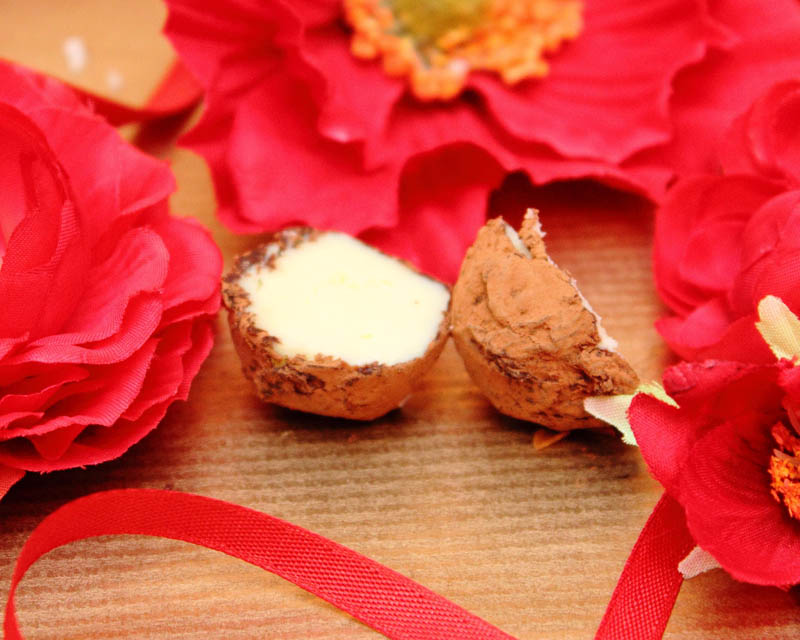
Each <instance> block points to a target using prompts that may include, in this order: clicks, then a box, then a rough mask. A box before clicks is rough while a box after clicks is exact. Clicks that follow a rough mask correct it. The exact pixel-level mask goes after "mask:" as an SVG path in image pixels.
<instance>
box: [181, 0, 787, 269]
mask: <svg viewBox="0 0 800 640" xmlns="http://www.w3.org/2000/svg"><path fill="white" fill-rule="evenodd" d="M706 4H707V3H706V2H704V1H701V0H658V1H657V2H655V3H653V2H651V3H649V4H648V6H647V10H643V9H642V5H641V2H637V1H635V0H604V1H599V0H586V1H585V3H584V10H583V22H584V27H583V30H582V31H581V32H580V34H579V35H578V36H577V38H575V39H574V40H573V41H571V42H568V43H566V44H563V45H561V46H560V48H559V49H558V50H557V51H555V52H553V53H552V54H550V55H549V56H548V58H547V61H548V63H549V67H550V72H549V74H548V75H547V76H546V77H543V78H540V79H535V80H534V79H530V80H525V81H523V82H520V83H519V84H516V85H514V86H513V87H510V86H508V85H506V84H504V83H503V82H502V81H501V80H500V79H499V77H497V76H496V75H495V74H490V73H485V72H481V73H472V74H470V75H469V77H468V78H467V80H466V85H465V90H464V91H462V92H460V93H458V94H457V95H456V97H454V98H452V99H450V100H439V101H422V100H419V99H417V98H415V97H414V96H413V95H411V93H410V92H409V91H408V90H407V83H406V79H405V78H398V77H390V76H389V75H387V74H386V73H384V72H383V70H382V69H381V65H380V63H378V62H376V61H364V60H360V59H357V58H356V57H355V56H354V55H352V54H351V46H352V44H351V36H352V33H351V31H350V30H349V29H348V28H347V27H346V26H345V24H344V22H343V20H342V15H343V14H342V2H340V1H339V0H326V1H323V2H317V3H312V2H307V1H302V2H291V3H290V2H285V1H280V0H276V1H273V2H261V1H257V0H222V1H215V2H210V1H207V0H206V1H202V2H197V1H196V0H191V1H189V0H169V2H168V5H169V8H170V13H169V18H168V21H167V26H166V33H167V35H168V36H169V37H170V39H171V40H172V42H173V43H174V45H175V46H176V48H177V49H178V51H179V53H180V54H181V56H182V57H183V60H184V62H185V63H186V64H187V65H188V66H189V67H190V69H192V70H193V71H194V72H195V73H196V74H197V76H198V77H199V78H200V80H201V82H202V83H203V84H204V85H205V86H206V89H207V97H206V109H205V113H204V116H203V118H202V120H201V122H200V123H199V125H198V126H197V127H196V128H195V129H194V130H193V131H192V132H190V133H189V134H188V136H187V137H185V138H184V142H185V143H186V144H187V145H188V146H190V147H192V148H193V149H195V150H197V151H198V152H200V153H201V154H202V155H203V156H205V158H206V159H207V161H208V162H209V164H210V166H211V169H212V174H213V177H214V181H215V185H216V192H217V198H218V202H219V215H220V217H221V218H222V220H223V221H224V222H225V223H226V224H227V225H228V226H230V227H231V228H232V229H233V230H235V231H239V232H256V231H263V230H265V229H274V228H278V227H281V226H284V225H287V224H292V223H297V222H304V223H308V224H311V225H313V226H317V227H322V228H337V229H341V230H344V231H347V232H350V233H354V234H361V235H362V237H364V238H365V239H366V240H368V241H369V242H372V243H374V244H377V245H379V246H381V247H383V248H384V249H386V250H388V251H390V252H392V253H396V254H399V255H402V256H404V257H406V258H409V259H411V260H413V261H414V262H416V263H417V264H418V265H420V266H421V267H422V268H423V269H425V270H427V271H429V272H432V273H434V274H436V275H438V276H440V277H442V278H444V279H449V280H452V279H453V278H454V277H455V275H456V272H457V269H458V265H459V263H460V261H461V258H462V257H463V253H464V250H465V248H466V247H467V246H468V245H469V243H470V242H471V241H472V239H473V238H474V234H475V232H476V230H477V229H478V227H479V226H480V224H482V222H483V220H484V217H485V213H486V202H487V196H488V194H489V192H490V191H491V190H492V189H494V188H496V187H497V186H498V185H499V184H500V183H501V181H502V180H503V177H504V176H505V175H506V174H507V173H508V172H510V171H518V170H521V171H524V172H526V173H527V174H528V175H529V177H530V178H531V179H532V180H533V182H535V183H545V182H550V181H553V180H563V179H572V178H580V177H591V178H596V179H598V180H601V181H603V182H605V183H606V184H609V185H611V186H615V187H617V186H619V187H623V188H626V189H628V190H632V191H636V192H639V193H642V194H645V195H649V196H651V197H654V198H659V197H661V195H662V194H663V191H664V188H665V185H666V183H667V181H668V180H669V179H670V177H671V175H672V168H671V166H670V165H669V164H668V163H667V162H666V161H665V160H664V157H662V155H663V154H657V153H651V152H650V150H652V149H655V148H656V147H658V146H659V145H662V146H663V145H665V144H667V143H668V142H669V140H670V136H671V133H672V123H671V120H670V113H669V102H670V94H671V81H672V79H673V77H674V76H675V74H676V73H677V72H678V71H679V70H680V69H681V68H684V67H685V66H686V65H689V64H691V63H694V62H697V61H698V60H700V59H701V58H702V57H703V56H704V55H705V53H706V52H707V49H708V47H709V46H715V47H723V46H728V45H730V44H731V43H732V42H733V40H734V39H735V36H736V32H737V30H738V29H741V30H742V31H744V32H748V31H752V30H757V29H759V28H761V27H762V26H763V23H765V22H769V20H770V19H771V18H770V16H769V15H763V14H764V12H763V11H760V10H758V11H755V13H754V12H753V11H752V9H753V8H758V7H759V6H760V5H761V4H762V3H761V2H760V0H750V2H749V4H747V3H745V5H746V6H743V7H740V6H739V5H740V4H741V3H740V2H738V0H737V1H736V2H734V1H733V0H725V1H723V2H722V3H718V4H722V5H724V6H727V5H728V4H731V5H733V8H732V9H731V12H732V13H733V14H734V15H735V16H736V17H739V16H740V15H746V16H747V20H746V21H742V22H744V24H738V25H736V28H731V27H728V26H726V25H725V24H723V23H722V22H721V21H720V20H718V19H716V18H714V17H713V16H711V15H709V11H708V7H707V6H706ZM778 4H779V5H780V9H779V10H780V11H783V12H784V13H786V12H795V13H797V6H795V5H794V4H792V6H791V7H790V6H789V4H788V0H779V1H778ZM725 17H727V15H726V16H725Z"/></svg>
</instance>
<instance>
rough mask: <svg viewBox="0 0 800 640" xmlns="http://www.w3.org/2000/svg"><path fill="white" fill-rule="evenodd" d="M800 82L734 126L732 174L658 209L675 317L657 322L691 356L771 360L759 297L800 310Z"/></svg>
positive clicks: (660, 248) (686, 190) (778, 89)
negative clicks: (761, 330)
mask: <svg viewBox="0 0 800 640" xmlns="http://www.w3.org/2000/svg"><path fill="white" fill-rule="evenodd" d="M799 122H800V81H787V82H782V83H779V84H776V85H775V86H773V87H771V88H769V89H768V91H767V92H766V93H765V94H764V95H763V96H762V97H761V98H759V99H758V100H757V101H756V102H755V103H754V104H753V105H752V106H751V107H750V109H749V110H748V111H747V112H746V113H744V114H743V115H742V116H740V117H739V118H737V119H736V120H735V121H734V122H733V125H732V126H731V128H730V130H729V132H728V135H727V137H726V139H725V142H724V144H721V146H720V152H719V160H720V164H721V165H722V167H723V168H724V170H725V171H726V172H729V173H726V175H723V176H699V177H692V178H687V179H684V180H682V181H680V182H679V183H678V184H677V185H676V186H675V187H674V188H673V189H672V190H671V191H670V193H669V194H668V196H667V198H666V200H665V202H664V203H663V205H662V207H661V208H660V210H659V211H658V213H657V218H656V230H655V241H654V243H655V249H654V270H655V277H656V284H657V286H658V290H659V293H660V294H661V297H662V298H663V299H664V301H665V302H666V303H667V305H669V307H670V308H671V309H672V310H673V311H674V312H675V313H676V314H677V315H675V316H672V317H669V318H664V319H662V320H660V321H659V322H658V323H657V327H658V330H659V331H660V332H661V334H662V336H663V337H664V339H665V340H666V341H667V342H668V343H669V345H670V347H672V349H673V350H674V351H675V352H677V353H678V354H679V355H680V356H682V357H683V358H685V359H689V360H695V359H702V358H711V357H715V358H727V359H734V360H745V361H749V362H769V361H770V359H771V354H770V352H769V350H768V349H767V348H766V346H765V345H764V342H763V341H762V340H761V339H760V337H759V336H758V334H757V332H756V330H755V326H754V320H755V310H756V305H757V304H758V301H759V300H761V299H762V298H763V297H764V296H766V295H768V294H772V295H775V296H778V297H779V298H781V299H783V300H784V302H785V303H786V304H787V305H788V306H789V308H790V309H791V310H792V311H794V312H795V313H798V312H800V287H799V286H798V284H800V163H799V162H798V160H800V136H799V135H798V123H799Z"/></svg>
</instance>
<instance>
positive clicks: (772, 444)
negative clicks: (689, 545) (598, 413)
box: [628, 358, 800, 587]
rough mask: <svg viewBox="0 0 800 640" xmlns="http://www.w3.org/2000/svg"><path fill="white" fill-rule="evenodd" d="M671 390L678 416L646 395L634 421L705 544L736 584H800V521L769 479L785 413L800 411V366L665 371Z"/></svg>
mask: <svg viewBox="0 0 800 640" xmlns="http://www.w3.org/2000/svg"><path fill="white" fill-rule="evenodd" d="M664 387H665V389H666V391H667V393H669V395H670V396H671V397H672V398H673V399H674V400H675V401H676V402H677V403H678V405H679V406H680V408H674V407H672V406H670V405H668V404H665V403H664V402H661V401H660V400H657V399H656V398H654V397H651V396H648V395H645V394H638V395H637V396H636V397H635V398H634V399H633V402H632V404H631V406H630V409H629V412H628V418H629V420H630V423H631V427H632V428H633V432H634V435H635V436H636V441H637V443H638V444H639V447H640V448H641V452H642V456H643V457H644V459H645V461H646V462H647V465H648V467H649V468H650V471H651V472H652V474H653V475H654V476H655V477H656V479H657V480H658V481H659V482H660V483H661V484H662V485H664V488H665V489H666V491H667V493H669V494H670V495H671V496H672V497H673V498H675V499H676V500H677V501H678V502H679V503H680V505H681V506H682V507H683V509H684V512H685V515H686V522H687V525H688V528H689V531H690V532H691V534H692V536H693V538H694V539H695V541H696V543H697V545H698V546H699V547H700V548H702V549H703V550H705V551H707V552H708V553H710V554H711V555H712V556H713V557H714V558H715V559H716V560H717V562H719V564H720V565H721V566H722V567H723V568H724V569H725V570H726V571H727V572H728V573H730V574H731V575H732V576H733V577H734V578H736V579H738V580H743V581H745V582H751V583H754V584H761V585H774V586H781V587H785V586H789V585H793V584H797V583H800V520H797V519H795V518H792V517H791V516H790V515H789V510H788V509H787V506H786V505H784V504H782V503H781V502H780V500H778V499H776V497H775V496H773V495H772V493H771V479H770V472H769V469H770V464H771V459H772V458H773V457H774V456H776V452H775V450H776V448H777V447H778V443H777V442H776V439H775V437H774V436H773V435H772V433H771V431H772V430H773V428H774V427H775V426H776V425H778V426H779V427H780V428H782V429H784V430H785V429H787V427H786V425H789V424H790V422H791V419H790V418H789V417H788V416H787V408H788V409H793V410H795V411H796V409H797V407H798V406H800V404H799V403H800V367H796V366H793V364H792V363H791V362H790V361H788V360H782V361H780V362H778V363H775V362H774V358H773V363H772V364H770V365H760V364H751V363H742V362H728V361H706V362H703V363H682V364H680V365H677V366H675V367H672V368H670V369H667V371H666V372H665V374H664ZM788 428H789V429H791V428H792V427H791V426H789V427H788ZM798 443H800V440H798ZM797 453H800V450H798V451H797ZM797 460H799V461H800V458H798V459H797ZM795 464H796V463H795ZM797 472H798V473H797V478H800V469H798V470H797ZM797 489H800V484H798V485H797V486H796V487H795V491H796V490H797ZM798 504H800V502H798Z"/></svg>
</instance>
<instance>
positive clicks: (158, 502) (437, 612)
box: [4, 489, 514, 640]
mask: <svg viewBox="0 0 800 640" xmlns="http://www.w3.org/2000/svg"><path fill="white" fill-rule="evenodd" d="M114 534H139V535H148V536H158V537H162V538H171V539H174V540H183V541H185V542H192V543H194V544H197V545H200V546H204V547H207V548H209V549H215V550H217V551H222V552H223V553H227V554H228V555H231V556H233V557H235V558H239V559H241V560H245V561H246V562H249V563H251V564H254V565H256V566H258V567H261V568H262V569H265V570H267V571H270V572H272V573H275V574H276V575H279V576H281V577H282V578H284V579H286V580H289V581H290V582H293V583H294V584H296V585H297V586H299V587H302V588H303V589H305V590H306V591H309V592H311V593H313V594H315V595H317V596H319V597H320V598H322V599H323V600H326V601H328V602H329V603H331V604H332V605H334V606H336V607H338V608H339V609H342V610H343V611H346V612H347V613H349V614H350V615H352V616H353V617H355V618H357V619H358V620H360V621H361V622H363V623H364V624H366V625H368V626H370V627H372V628H373V629H375V630H376V631H379V632H381V633H383V634H384V635H385V636H387V637H388V638H393V639H396V640H441V639H443V638H459V639H462V640H514V639H513V638H512V636H510V635H508V634H506V633H504V632H503V631H501V630H500V629H498V628H497V627H494V626H492V625H491V624H489V623H488V622H485V621H484V620H482V619H480V618H478V617H477V616H475V615H473V614H471V613H469V612H468V611H466V610H464V609H462V608H461V607H459V606H458V605H455V604H453V603H452V602H450V601H449V600H446V599H445V598H442V597H441V596H439V595H437V594H435V593H434V592H433V591H431V590H429V589H427V588H425V587H423V586H421V585H419V584H417V583H416V582H414V581H412V580H410V579H408V578H406V577H405V576H403V575H401V574H399V573H397V572H396V571H392V570H391V569H389V568H387V567H384V566H383V565H381V564H378V563H377V562H375V561H373V560H370V559H369V558H367V557H365V556H363V555H361V554H359V553H356V552H355V551H352V550H351V549H348V548H347V547H344V546H342V545H340V544H337V543H335V542H333V541H331V540H328V539H327V538H323V537H322V536H320V535H317V534H316V533H312V532H311V531H308V530H306V529H303V528H302V527H298V526H296V525H293V524H290V523H288V522H285V521H283V520H280V519H278V518H274V517H272V516H269V515H266V514H264V513H260V512H258V511H254V510H252V509H247V508H245V507H240V506H237V505H234V504H231V503H229V502H222V501H220V500H213V499H211V498H205V497H202V496H197V495H192V494H188V493H181V492H174V491H159V490H155V489H129V490H121V491H105V492H101V493H96V494H93V495H90V496H87V497H85V498H80V499H78V500H75V501H73V502H70V503H68V504H66V505H64V506H63V507H61V508H60V509H58V510H57V511H55V512H54V513H52V514H51V515H50V516H48V517H47V518H45V519H44V520H43V521H42V523H41V524H40V525H39V526H38V527H37V528H36V529H35V530H34V532H33V533H32V534H31V536H30V538H28V541H27V542H26V543H25V546H24V547H23V549H22V551H21V553H20V555H19V558H18V559H17V564H16V567H15V568H14V574H13V577H12V582H11V589H10V591H9V597H8V602H7V604H6V615H5V621H4V629H5V637H6V639H7V640H21V639H22V635H21V634H20V631H19V627H18V625H17V620H16V613H15V608H14V593H15V591H16V588H17V585H18V584H19V582H20V580H21V579H22V577H23V575H24V574H25V572H26V571H27V570H28V568H29V567H30V566H31V565H32V564H33V563H34V562H36V560H37V559H38V558H40V557H41V556H42V555H44V554H45V553H47V552H48V551H51V550H53V549H55V548H56V547H59V546H62V545H65V544H68V543H70V542H74V541H76V540H81V539H84V538H91V537H96V536H103V535H114Z"/></svg>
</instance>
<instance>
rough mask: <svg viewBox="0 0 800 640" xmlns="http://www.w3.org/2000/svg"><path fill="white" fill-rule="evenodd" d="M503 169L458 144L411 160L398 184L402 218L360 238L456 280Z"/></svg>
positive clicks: (474, 150) (467, 147)
mask: <svg viewBox="0 0 800 640" xmlns="http://www.w3.org/2000/svg"><path fill="white" fill-rule="evenodd" d="M502 179H503V171H502V169H501V168H500V167H499V166H498V164H497V163H496V162H495V161H494V160H492V158H490V157H489V156H488V155H487V154H486V153H485V152H483V151H482V150H480V149H477V148H475V147H472V146H468V145H454V146H451V147H447V148H445V149H442V150H440V151H437V152H434V153H431V154H429V155H427V156H424V157H421V158H418V159H416V160H415V161H413V162H411V163H409V165H408V167H407V168H406V171H405V172H404V173H403V178H402V181H401V187H400V223H399V225H397V226H395V227H392V228H389V229H373V230H370V231H368V232H366V233H364V234H362V238H363V239H364V240H365V241H366V242H367V243H369V244H372V245H374V246H377V247H380V248H381V249H383V250H384V251H386V252H387V253H390V254H393V255H398V256H402V257H403V258H406V259H408V260H411V261H412V262H413V263H414V264H416V265H417V266H418V267H419V268H420V269H422V270H423V271H425V272H427V273H429V274H431V275H433V276H435V277H437V278H439V279H441V280H444V281H446V282H455V279H456V276H457V275H458V270H459V268H460V266H461V261H462V259H463V258H464V254H465V253H466V250H467V248H468V247H469V246H470V245H471V244H472V242H473V241H474V240H475V233H476V230H477V229H478V228H480V226H481V225H482V224H483V222H484V220H485V219H486V204H487V201H488V196H489V192H490V191H491V190H492V189H493V188H495V187H497V186H498V185H499V184H500V182H501V181H502Z"/></svg>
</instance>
